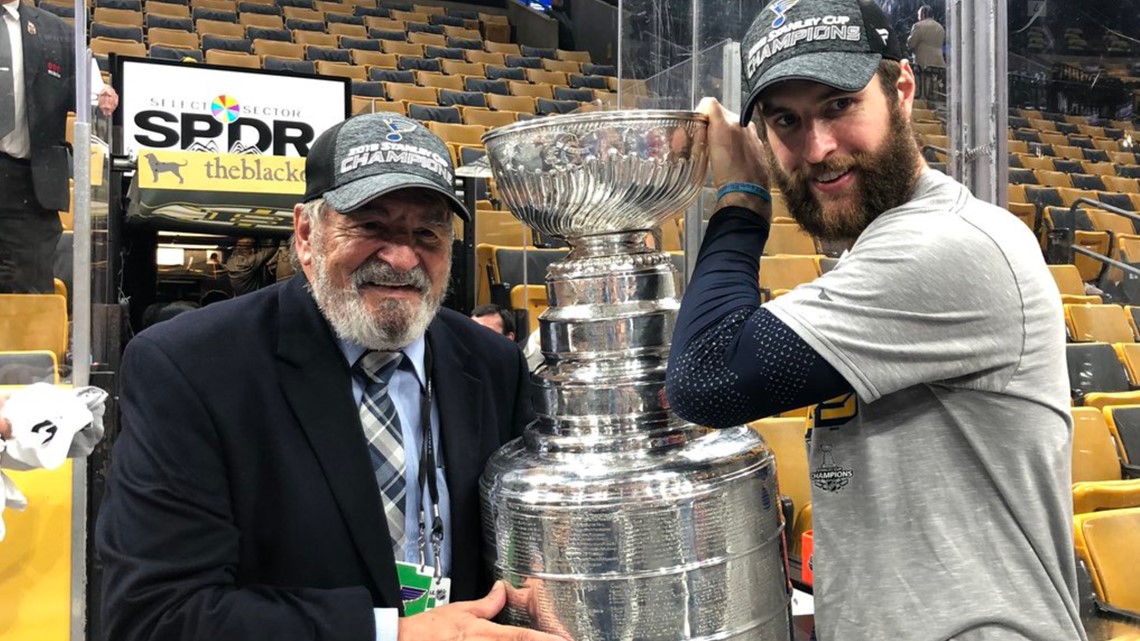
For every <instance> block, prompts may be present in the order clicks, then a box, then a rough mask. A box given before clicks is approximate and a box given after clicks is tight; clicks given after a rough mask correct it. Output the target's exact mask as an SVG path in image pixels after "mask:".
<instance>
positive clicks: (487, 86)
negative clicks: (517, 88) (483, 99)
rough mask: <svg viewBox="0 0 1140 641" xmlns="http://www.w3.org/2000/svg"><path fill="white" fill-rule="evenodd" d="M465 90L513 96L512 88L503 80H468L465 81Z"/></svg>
mask: <svg viewBox="0 0 1140 641" xmlns="http://www.w3.org/2000/svg"><path fill="white" fill-rule="evenodd" d="M463 88H464V89H466V90H467V91H478V92H480V93H497V94H499V95H500V96H509V95H511V88H510V86H508V85H507V83H506V81H503V80H484V79H482V78H467V79H465V80H464V81H463Z"/></svg>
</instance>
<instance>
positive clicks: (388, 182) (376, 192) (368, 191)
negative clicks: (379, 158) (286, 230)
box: [324, 173, 471, 222]
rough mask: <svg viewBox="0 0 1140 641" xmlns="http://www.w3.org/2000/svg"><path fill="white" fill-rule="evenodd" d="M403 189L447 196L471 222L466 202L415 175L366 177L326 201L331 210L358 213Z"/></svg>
mask: <svg viewBox="0 0 1140 641" xmlns="http://www.w3.org/2000/svg"><path fill="white" fill-rule="evenodd" d="M401 189H430V190H431V191H434V192H435V193H437V194H440V195H442V196H444V197H446V198H447V201H448V203H450V204H451V209H452V210H454V211H455V213H456V214H458V215H459V217H460V218H462V219H463V220H466V221H468V222H470V220H471V212H469V211H467V207H466V206H465V205H464V204H463V201H461V200H459V199H458V198H456V196H455V193H454V192H449V191H447V190H445V189H441V188H440V186H439V185H438V184H436V183H435V182H434V181H432V180H430V179H428V178H424V177H423V176H417V175H415V174H404V173H387V174H378V175H374V176H365V177H364V178H360V179H359V180H354V181H352V182H350V183H348V184H345V185H341V186H340V187H337V188H336V189H333V190H331V191H328V192H325V194H324V198H325V202H326V203H328V204H329V206H330V207H332V208H333V209H335V210H337V211H338V212H341V213H342V214H343V213H348V212H350V211H354V210H356V209H358V208H360V207H362V206H363V205H364V204H366V203H368V202H369V201H371V200H373V199H375V198H379V197H380V196H383V195H385V194H390V193H392V192H394V191H399V190H401Z"/></svg>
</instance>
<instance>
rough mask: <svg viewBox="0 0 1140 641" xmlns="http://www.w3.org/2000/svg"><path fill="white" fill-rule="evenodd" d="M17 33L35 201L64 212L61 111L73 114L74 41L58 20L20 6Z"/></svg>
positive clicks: (64, 125) (65, 173)
mask: <svg viewBox="0 0 1140 641" xmlns="http://www.w3.org/2000/svg"><path fill="white" fill-rule="evenodd" d="M20 31H21V33H22V38H23V41H24V101H25V104H26V108H25V109H24V113H26V114H27V116H28V134H29V137H30V138H31V158H30V159H31V163H32V183H33V187H34V189H35V193H36V200H38V201H39V203H40V206H42V207H43V208H44V209H51V210H61V209H62V210H66V209H67V208H68V205H69V198H70V196H69V194H68V184H67V179H68V178H69V177H70V175H71V167H70V163H69V154H68V147H67V142H66V140H67V112H69V111H73V110H74V109H75V72H76V70H75V51H74V46H73V43H74V41H75V39H74V37H73V36H72V31H71V27H69V26H68V25H67V23H65V22H64V21H63V20H60V19H59V17H58V16H56V15H54V14H51V13H48V12H47V11H44V10H42V9H39V8H37V7H35V6H33V5H31V4H27V3H21V5H20ZM82 71H83V73H88V70H87V69H83V70H82Z"/></svg>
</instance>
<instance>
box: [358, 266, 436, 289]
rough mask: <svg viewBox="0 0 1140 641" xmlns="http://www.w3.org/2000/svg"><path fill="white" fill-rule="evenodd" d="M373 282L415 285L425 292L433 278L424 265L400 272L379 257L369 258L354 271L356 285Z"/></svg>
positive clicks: (394, 285) (390, 285) (391, 285)
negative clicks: (430, 277) (429, 276)
mask: <svg viewBox="0 0 1140 641" xmlns="http://www.w3.org/2000/svg"><path fill="white" fill-rule="evenodd" d="M373 283H375V284H378V285H384V286H386V287H404V286H408V287H414V288H416V289H417V290H419V291H420V292H422V293H425V294H426V293H427V292H428V291H429V290H430V289H431V279H429V278H428V275H427V272H425V271H424V269H423V268H422V267H413V268H412V269H410V270H408V271H406V272H400V271H396V269H395V268H393V267H392V266H391V265H389V264H388V263H385V262H384V261H382V260H380V259H378V258H374V259H371V260H369V261H368V262H367V263H365V264H363V265H361V266H360V267H359V268H357V270H356V271H355V272H353V273H352V284H353V285H354V286H356V287H361V286H363V285H367V284H373Z"/></svg>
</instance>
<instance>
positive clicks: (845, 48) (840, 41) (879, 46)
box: [740, 0, 903, 126]
mask: <svg viewBox="0 0 1140 641" xmlns="http://www.w3.org/2000/svg"><path fill="white" fill-rule="evenodd" d="M743 57H744V73H745V77H746V78H747V81H748V100H747V101H745V103H744V109H743V110H742V111H741V113H740V123H741V125H745V126H746V125H747V124H748V122H749V121H750V120H751V119H752V110H753V109H754V108H755V107H756V102H757V101H758V100H759V99H760V93H761V92H762V91H764V90H765V89H767V88H768V87H770V86H771V85H773V84H775V83H777V82H781V81H784V80H811V81H813V82H819V83H822V84H825V85H827V86H829V87H835V88H836V89H842V90H844V91H859V90H861V89H862V88H863V87H866V86H867V83H868V82H871V78H873V77H875V72H876V71H878V68H879V62H880V61H881V60H883V59H884V58H886V59H888V60H902V58H903V51H902V45H901V44H900V43H899V39H898V36H897V35H896V34H895V32H894V29H892V28H891V23H890V20H888V19H887V16H886V15H884V14H883V10H882V9H880V8H879V5H877V4H875V2H873V1H872V0H773V1H772V2H769V3H768V5H767V6H766V7H764V9H763V10H762V11H761V12H760V15H759V16H757V18H756V20H754V21H753V22H752V26H750V27H749V28H748V33H746V34H745V36H744V45H743Z"/></svg>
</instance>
